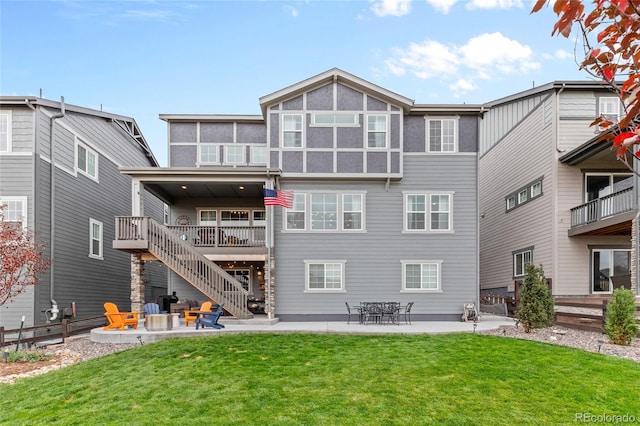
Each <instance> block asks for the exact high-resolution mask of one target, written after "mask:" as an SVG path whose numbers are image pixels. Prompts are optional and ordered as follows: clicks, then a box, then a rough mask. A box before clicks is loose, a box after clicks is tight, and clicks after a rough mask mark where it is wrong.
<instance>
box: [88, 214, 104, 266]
mask: <svg viewBox="0 0 640 426" xmlns="http://www.w3.org/2000/svg"><path fill="white" fill-rule="evenodd" d="M89 235H90V238H89V257H92V258H94V259H102V241H103V239H102V222H99V221H97V220H94V219H89Z"/></svg>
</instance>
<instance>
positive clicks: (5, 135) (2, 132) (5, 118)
mask: <svg viewBox="0 0 640 426" xmlns="http://www.w3.org/2000/svg"><path fill="white" fill-rule="evenodd" d="M0 152H11V113H10V112H3V113H0Z"/></svg>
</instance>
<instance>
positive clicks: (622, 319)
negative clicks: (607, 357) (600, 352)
mask: <svg viewBox="0 0 640 426" xmlns="http://www.w3.org/2000/svg"><path fill="white" fill-rule="evenodd" d="M604 330H605V333H606V334H607V336H608V337H609V340H611V343H615V344H616V345H629V344H631V341H632V340H633V338H634V337H636V335H637V334H638V323H637V322H636V295H635V294H634V293H633V291H632V290H627V289H624V288H617V289H615V290H614V291H613V295H612V297H611V301H610V302H609V304H608V305H607V313H606V316H605V323H604Z"/></svg>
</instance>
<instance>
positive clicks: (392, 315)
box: [355, 302, 401, 325]
mask: <svg viewBox="0 0 640 426" xmlns="http://www.w3.org/2000/svg"><path fill="white" fill-rule="evenodd" d="M355 308H356V309H357V310H358V312H359V314H360V315H359V317H360V323H361V324H365V325H366V324H367V323H369V322H373V323H374V324H384V323H385V322H387V323H391V324H396V325H399V324H400V310H401V305H400V303H399V302H361V303H360V305H358V306H355Z"/></svg>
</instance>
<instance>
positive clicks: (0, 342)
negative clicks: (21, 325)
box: [0, 326, 4, 348]
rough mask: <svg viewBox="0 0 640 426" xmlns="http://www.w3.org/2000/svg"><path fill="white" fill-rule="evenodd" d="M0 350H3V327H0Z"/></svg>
mask: <svg viewBox="0 0 640 426" xmlns="http://www.w3.org/2000/svg"><path fill="white" fill-rule="evenodd" d="M0 348H4V327H3V326H0Z"/></svg>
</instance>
